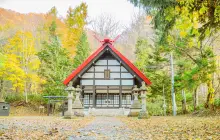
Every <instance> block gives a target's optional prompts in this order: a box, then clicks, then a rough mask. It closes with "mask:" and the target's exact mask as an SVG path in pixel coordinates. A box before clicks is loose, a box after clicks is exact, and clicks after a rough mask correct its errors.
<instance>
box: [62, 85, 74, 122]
mask: <svg viewBox="0 0 220 140" xmlns="http://www.w3.org/2000/svg"><path fill="white" fill-rule="evenodd" d="M65 91H66V92H67V93H68V96H67V99H68V110H67V111H66V112H65V114H64V117H65V118H67V119H71V118H72V117H73V113H72V105H73V92H74V91H75V88H74V87H73V86H72V82H70V83H69V85H68V87H67V88H65Z"/></svg>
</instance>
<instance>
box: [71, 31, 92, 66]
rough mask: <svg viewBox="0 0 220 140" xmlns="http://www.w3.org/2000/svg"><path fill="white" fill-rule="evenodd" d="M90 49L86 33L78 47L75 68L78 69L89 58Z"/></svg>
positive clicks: (83, 34)
mask: <svg viewBox="0 0 220 140" xmlns="http://www.w3.org/2000/svg"><path fill="white" fill-rule="evenodd" d="M89 54H90V48H89V43H88V40H87V36H86V33H85V32H83V33H82V35H81V37H80V40H79V42H78V44H77V46H76V56H75V57H74V60H73V67H74V68H77V67H78V66H79V65H80V64H82V62H83V61H84V60H85V59H86V58H87V57H88V56H89Z"/></svg>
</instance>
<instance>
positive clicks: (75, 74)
mask: <svg viewBox="0 0 220 140" xmlns="http://www.w3.org/2000/svg"><path fill="white" fill-rule="evenodd" d="M106 43H108V45H109V47H110V48H111V49H112V51H113V52H114V53H115V54H117V55H118V56H119V57H120V58H121V60H123V61H124V62H125V63H126V64H127V65H128V66H129V67H130V68H131V69H132V70H133V71H134V72H135V73H136V74H137V75H138V76H139V77H140V78H141V79H142V80H143V81H144V82H145V83H146V84H147V85H150V84H151V82H150V80H149V79H148V78H147V77H146V76H145V75H144V74H143V73H142V72H141V71H139V70H138V69H137V68H136V67H135V66H134V65H133V64H132V63H131V62H130V61H129V60H128V59H127V58H126V57H125V56H123V55H122V54H121V53H120V52H119V51H118V50H116V49H115V47H114V46H113V45H112V44H111V42H110V41H109V40H104V43H103V45H102V46H101V47H100V48H99V49H97V50H96V51H95V52H94V53H93V54H92V55H90V56H89V57H88V58H87V59H86V60H85V61H84V62H83V63H82V64H81V65H80V66H79V67H78V68H77V69H76V70H75V71H73V72H72V73H71V74H70V75H69V76H68V77H67V78H66V79H65V80H64V81H63V83H64V84H65V85H67V84H68V83H69V82H70V81H71V80H72V79H73V78H74V77H75V76H77V74H79V73H80V71H81V70H83V69H84V68H85V67H86V66H87V65H88V64H89V63H90V62H91V61H92V60H93V59H94V58H95V57H96V56H97V55H98V54H99V53H100V52H101V51H102V50H103V49H104V48H105V46H107V45H106Z"/></svg>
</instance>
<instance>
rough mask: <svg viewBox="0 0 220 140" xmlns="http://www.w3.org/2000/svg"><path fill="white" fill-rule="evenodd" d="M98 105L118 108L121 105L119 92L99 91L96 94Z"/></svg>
mask: <svg viewBox="0 0 220 140" xmlns="http://www.w3.org/2000/svg"><path fill="white" fill-rule="evenodd" d="M96 107H100V108H118V107H119V94H113V93H109V94H106V93H97V94H96Z"/></svg>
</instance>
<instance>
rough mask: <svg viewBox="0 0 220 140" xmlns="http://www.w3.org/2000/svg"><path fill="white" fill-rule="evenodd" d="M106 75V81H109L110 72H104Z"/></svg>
mask: <svg viewBox="0 0 220 140" xmlns="http://www.w3.org/2000/svg"><path fill="white" fill-rule="evenodd" d="M104 73H105V79H109V78H110V70H104Z"/></svg>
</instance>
